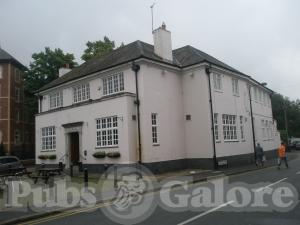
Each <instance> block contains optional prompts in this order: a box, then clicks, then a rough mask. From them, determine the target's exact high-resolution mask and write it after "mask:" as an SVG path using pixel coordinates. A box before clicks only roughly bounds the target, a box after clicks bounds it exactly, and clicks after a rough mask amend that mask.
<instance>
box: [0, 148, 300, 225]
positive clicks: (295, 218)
mask: <svg viewBox="0 0 300 225" xmlns="http://www.w3.org/2000/svg"><path fill="white" fill-rule="evenodd" d="M298 155H299V156H300V152H291V153H289V154H288V158H289V163H290V165H291V168H290V169H288V170H285V169H281V170H277V169H276V168H275V166H276V160H275V159H274V160H268V161H267V162H266V164H265V166H264V167H263V168H262V167H256V166H255V165H246V166H242V167H236V168H223V169H221V170H218V171H215V170H183V171H176V172H172V173H166V174H160V175H157V176H155V178H156V179H157V180H159V181H161V180H165V179H168V180H172V179H177V178H184V179H183V180H187V181H188V183H189V188H195V187H198V186H205V185H208V184H209V181H212V180H217V179H222V178H224V177H225V178H226V179H227V180H228V182H245V183H246V184H254V183H255V184H256V183H258V184H259V183H261V182H266V181H268V182H269V183H270V184H272V183H274V182H275V183H276V182H277V181H279V180H282V179H283V178H286V180H289V182H290V183H292V184H293V185H294V186H295V187H296V189H297V190H298V191H299V190H300V182H299V176H300V175H299V174H300V173H298V172H299V171H300V166H299V165H300V157H298ZM92 177H93V176H92ZM150 178H151V177H150ZM279 178H280V179H279ZM161 185H162V184H161V183H159V184H158V185H157V186H154V187H153V188H152V189H151V190H149V193H150V194H149V193H148V194H149V196H152V195H153V194H151V192H154V193H155V195H157V193H159V192H158V190H160V189H161ZM175 191H176V189H175ZM107 192H108V195H107V196H112V195H111V194H110V193H109V192H114V191H113V190H107ZM103 196H105V195H97V194H96V198H97V202H98V203H97V205H96V206H95V207H93V208H92V209H86V208H77V207H73V208H71V209H62V208H59V207H56V208H52V209H47V210H44V211H40V212H33V211H28V210H25V209H24V211H22V210H20V209H19V210H15V209H14V208H10V209H4V210H2V211H0V224H1V225H2V224H18V223H22V224H47V225H51V224H70V223H72V225H76V224H83V223H86V224H105V225H106V224H119V223H117V222H116V221H112V220H111V219H109V218H108V217H107V216H105V215H104V214H103V210H102V209H103V208H105V207H107V204H109V202H110V201H111V200H113V198H109V197H108V198H106V199H104V198H103ZM145 198H146V199H147V195H145ZM223 207H224V208H227V207H229V206H227V205H226V206H222V208H223ZM299 209H300V208H299V206H297V207H296V208H295V209H294V210H292V211H290V212H286V213H272V212H265V213H263V212H243V210H241V212H234V211H233V212H223V211H222V212H220V211H218V209H216V210H213V209H209V210H206V211H205V210H203V211H202V212H198V211H197V212H195V211H194V210H190V209H188V208H187V209H185V210H183V211H181V212H176V213H174V212H169V210H165V209H163V208H161V207H156V208H155V210H154V212H153V214H152V215H151V216H150V217H148V218H147V219H146V220H144V221H142V222H141V223H139V224H199V223H201V224H220V223H222V224H230V225H234V224H239V225H240V224H243V225H244V224H249V225H250V224H251V225H252V224H272V225H273V224H274V225H276V224H284V225H288V224H293V225H296V224H297V225H298V224H300V215H298V214H297V213H296V211H295V210H299ZM210 210H211V211H210ZM273 218H274V219H273ZM185 222H186V223H185Z"/></svg>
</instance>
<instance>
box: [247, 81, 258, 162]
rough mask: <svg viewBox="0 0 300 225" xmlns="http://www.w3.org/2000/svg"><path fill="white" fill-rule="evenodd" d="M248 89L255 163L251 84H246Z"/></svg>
mask: <svg viewBox="0 0 300 225" xmlns="http://www.w3.org/2000/svg"><path fill="white" fill-rule="evenodd" d="M248 91H249V103H250V117H251V126H252V140H253V151H254V162H255V163H256V152H255V129H254V122H253V119H254V118H253V110H252V97H251V86H250V85H248Z"/></svg>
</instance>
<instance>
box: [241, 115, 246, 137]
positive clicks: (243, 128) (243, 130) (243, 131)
mask: <svg viewBox="0 0 300 225" xmlns="http://www.w3.org/2000/svg"><path fill="white" fill-rule="evenodd" d="M240 132H241V133H240V134H241V140H242V141H245V127H244V117H243V116H240Z"/></svg>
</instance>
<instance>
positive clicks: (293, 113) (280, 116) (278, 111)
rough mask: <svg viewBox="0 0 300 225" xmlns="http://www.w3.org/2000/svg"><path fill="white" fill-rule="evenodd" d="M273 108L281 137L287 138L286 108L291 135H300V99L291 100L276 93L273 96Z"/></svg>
mask: <svg viewBox="0 0 300 225" xmlns="http://www.w3.org/2000/svg"><path fill="white" fill-rule="evenodd" d="M272 109H273V117H274V118H275V119H276V120H277V127H278V130H280V133H281V138H282V139H284V140H286V137H287V134H286V131H285V118H284V117H285V116H284V110H286V116H287V125H288V135H289V137H300V101H299V100H296V101H291V100H290V99H289V98H287V97H284V96H282V95H280V94H274V95H273V96H272Z"/></svg>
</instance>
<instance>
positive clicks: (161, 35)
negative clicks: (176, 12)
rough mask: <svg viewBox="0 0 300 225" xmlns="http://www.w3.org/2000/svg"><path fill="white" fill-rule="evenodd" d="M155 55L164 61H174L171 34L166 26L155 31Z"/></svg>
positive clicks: (163, 25)
mask: <svg viewBox="0 0 300 225" xmlns="http://www.w3.org/2000/svg"><path fill="white" fill-rule="evenodd" d="M153 40H154V53H155V54H157V55H158V56H160V57H162V58H163V59H166V60H169V61H173V56H172V41H171V32H170V31H168V30H167V29H166V24H165V23H163V24H162V25H161V27H159V28H158V29H156V30H154V31H153Z"/></svg>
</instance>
